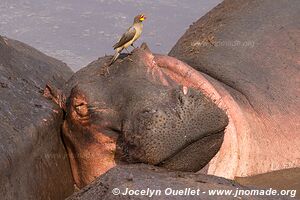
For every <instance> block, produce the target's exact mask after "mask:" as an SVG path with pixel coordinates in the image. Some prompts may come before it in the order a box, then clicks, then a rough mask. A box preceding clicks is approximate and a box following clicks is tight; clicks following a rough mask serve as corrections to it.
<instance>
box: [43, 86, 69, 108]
mask: <svg viewBox="0 0 300 200" xmlns="http://www.w3.org/2000/svg"><path fill="white" fill-rule="evenodd" d="M43 96H44V97H46V98H48V99H51V100H52V101H54V102H55V103H56V104H58V105H59V107H61V108H62V109H63V110H66V103H65V102H66V97H65V95H64V94H63V92H62V91H61V90H59V89H57V88H56V87H54V86H51V85H49V84H46V87H45V89H44V93H43Z"/></svg>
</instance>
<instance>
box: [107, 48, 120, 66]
mask: <svg viewBox="0 0 300 200" xmlns="http://www.w3.org/2000/svg"><path fill="white" fill-rule="evenodd" d="M119 56H120V53H119V52H118V51H117V52H116V53H115V55H114V57H113V58H112V59H111V61H110V63H109V66H110V65H112V64H113V63H114V62H115V61H116V60H117V59H118V57H119Z"/></svg>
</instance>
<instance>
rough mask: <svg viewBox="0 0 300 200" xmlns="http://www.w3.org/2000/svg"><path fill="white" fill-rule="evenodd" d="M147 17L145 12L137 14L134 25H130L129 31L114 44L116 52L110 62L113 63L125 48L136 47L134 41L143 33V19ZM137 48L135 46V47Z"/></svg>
mask: <svg viewBox="0 0 300 200" xmlns="http://www.w3.org/2000/svg"><path fill="white" fill-rule="evenodd" d="M145 19H146V16H145V15H144V14H140V15H137V16H135V18H134V20H133V24H132V26H130V27H129V28H128V29H127V31H126V32H125V33H124V34H123V35H122V37H121V39H120V40H119V41H118V42H117V43H116V44H115V45H114V46H113V48H114V49H115V50H116V53H115V55H114V57H113V59H112V60H111V62H110V65H111V64H113V63H114V62H115V61H116V60H117V58H118V57H119V55H120V53H121V51H122V50H123V49H126V51H127V52H128V50H127V48H128V47H129V46H132V47H134V45H133V43H134V42H135V41H136V40H137V39H139V37H140V36H141V34H142V30H143V23H142V22H143V21H144V20H145ZM134 48H135V47H134Z"/></svg>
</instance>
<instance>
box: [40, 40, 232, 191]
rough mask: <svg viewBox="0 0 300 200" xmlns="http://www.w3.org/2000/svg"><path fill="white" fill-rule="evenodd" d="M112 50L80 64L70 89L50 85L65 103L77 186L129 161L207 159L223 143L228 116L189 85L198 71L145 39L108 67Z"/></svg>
mask: <svg viewBox="0 0 300 200" xmlns="http://www.w3.org/2000/svg"><path fill="white" fill-rule="evenodd" d="M110 58H111V57H105V58H102V59H98V60H97V61H95V62H93V63H91V64H90V65H89V66H87V67H86V68H83V69H82V70H80V71H79V72H77V73H76V74H75V75H74V76H73V77H72V78H71V79H70V80H69V81H68V83H67V85H66V88H65V89H64V92H63V93H64V94H61V93H59V92H57V91H56V92H55V91H54V90H53V88H51V87H47V88H46V90H45V91H46V93H47V94H48V96H49V94H52V98H53V99H54V100H55V101H56V102H57V103H59V104H60V105H61V107H62V108H63V109H64V110H65V121H64V123H63V140H64V143H65V145H66V148H67V151H68V154H69V157H70V162H71V166H72V171H73V176H74V179H75V182H76V184H77V186H78V187H83V186H85V185H86V184H88V183H89V182H91V181H92V180H94V179H95V177H97V176H99V175H101V174H103V173H105V172H106V171H107V170H108V169H110V168H112V167H113V166H115V165H118V164H124V163H147V164H152V165H157V166H162V167H166V168H169V169H174V170H181V171H198V170H199V169H201V168H202V167H203V166H205V165H206V164H207V163H208V162H209V161H210V160H211V159H212V157H213V156H214V155H215V154H216V153H217V151H218V150H219V148H220V146H221V144H222V141H223V134H224V129H225V127H226V126H227V124H228V118H227V116H226V114H225V112H224V111H223V110H222V109H220V108H219V107H218V106H217V105H216V104H215V103H214V102H213V101H212V100H211V98H209V97H208V96H206V95H205V94H204V93H203V92H201V91H199V90H198V89H197V87H196V86H195V87H193V86H191V85H189V83H188V79H189V78H193V76H195V74H193V73H196V72H195V71H194V70H192V69H191V68H189V69H188V70H186V69H187V68H186V66H185V65H183V63H181V62H180V61H177V60H176V59H173V58H169V59H170V60H168V57H166V58H165V57H162V56H159V55H153V54H152V53H151V52H150V50H149V49H148V48H147V47H146V46H144V45H143V46H142V47H141V48H139V49H136V50H135V51H134V52H133V53H132V55H130V56H127V57H126V58H124V59H122V60H121V59H120V61H119V60H118V61H117V62H116V63H114V64H113V65H111V66H109V67H107V65H106V63H109V59H110ZM174 66H175V67H181V68H182V70H181V71H179V72H178V71H177V72H176V71H174V70H172V67H174ZM184 70H186V72H185V71H184ZM181 72H182V73H184V74H182V73H181ZM53 94H54V95H53ZM65 97H66V98H65ZM64 99H66V100H64Z"/></svg>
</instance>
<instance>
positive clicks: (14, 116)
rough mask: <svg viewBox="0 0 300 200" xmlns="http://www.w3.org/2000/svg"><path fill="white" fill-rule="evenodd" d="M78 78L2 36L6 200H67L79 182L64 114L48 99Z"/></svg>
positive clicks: (0, 148) (2, 192)
mask: <svg viewBox="0 0 300 200" xmlns="http://www.w3.org/2000/svg"><path fill="white" fill-rule="evenodd" d="M72 74H73V72H72V71H71V70H70V69H69V68H68V67H67V66H66V65H65V64H64V63H62V62H60V61H58V60H56V59H53V58H50V57H48V56H46V55H44V54H42V53H41V52H39V51H37V50H35V49H33V48H32V47H29V46H27V45H25V44H23V43H21V42H18V41H15V40H11V39H8V38H4V37H1V36H0V199H6V200H10V199H11V200H15V199H64V198H65V197H67V196H69V195H70V194H71V193H72V192H73V178H72V174H71V170H70V165H69V161H68V157H67V154H66V151H65V149H64V147H63V144H62V141H61V136H60V129H61V123H62V117H63V113H62V111H61V110H60V109H59V107H58V106H57V105H56V104H54V103H52V102H51V101H48V100H47V99H45V98H44V97H43V94H42V91H43V88H44V87H45V84H46V83H48V82H50V83H51V84H53V85H56V86H57V87H62V86H63V85H64V83H65V81H66V80H67V79H68V78H69V77H70V76H71V75H72Z"/></svg>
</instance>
